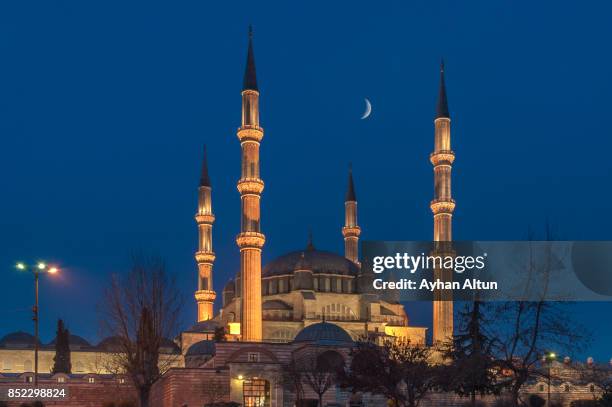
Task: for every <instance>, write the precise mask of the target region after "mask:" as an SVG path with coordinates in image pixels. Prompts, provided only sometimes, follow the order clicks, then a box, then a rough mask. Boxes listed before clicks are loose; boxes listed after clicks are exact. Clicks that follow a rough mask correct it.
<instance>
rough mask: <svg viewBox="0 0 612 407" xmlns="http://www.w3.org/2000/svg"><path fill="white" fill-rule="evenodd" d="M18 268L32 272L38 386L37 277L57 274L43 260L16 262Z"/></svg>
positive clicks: (55, 270)
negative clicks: (31, 265)
mask: <svg viewBox="0 0 612 407" xmlns="http://www.w3.org/2000/svg"><path fill="white" fill-rule="evenodd" d="M15 267H16V268H17V269H18V270H22V271H31V272H32V274H34V306H33V307H32V313H33V314H34V315H33V316H32V320H33V321H34V337H35V339H34V386H38V347H39V340H38V278H39V275H40V273H48V274H57V273H58V271H59V269H58V268H57V267H48V266H47V264H45V263H44V262H42V261H41V262H39V263H38V264H36V266H35V267H28V265H27V264H24V263H17V265H16V266H15Z"/></svg>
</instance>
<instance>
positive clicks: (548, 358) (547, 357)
mask: <svg viewBox="0 0 612 407" xmlns="http://www.w3.org/2000/svg"><path fill="white" fill-rule="evenodd" d="M555 359H557V354H556V353H555V352H546V354H545V355H544V360H545V361H546V363H547V365H548V401H547V403H546V405H547V406H548V407H550V368H551V365H552V363H553V362H554V361H555Z"/></svg>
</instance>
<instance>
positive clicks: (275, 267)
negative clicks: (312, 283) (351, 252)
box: [261, 249, 359, 277]
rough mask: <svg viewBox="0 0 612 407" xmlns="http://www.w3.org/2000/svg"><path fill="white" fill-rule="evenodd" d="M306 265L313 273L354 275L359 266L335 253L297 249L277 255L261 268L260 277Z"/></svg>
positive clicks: (278, 274)
mask: <svg viewBox="0 0 612 407" xmlns="http://www.w3.org/2000/svg"><path fill="white" fill-rule="evenodd" d="M300 267H302V268H303V267H308V270H312V272H313V273H314V274H340V275H352V276H356V275H357V274H358V273H359V267H358V266H357V265H356V264H355V263H353V262H352V261H350V260H348V259H347V258H345V257H342V256H340V255H338V254H336V253H332V252H326V251H321V250H315V249H310V250H298V251H295V252H291V253H288V254H285V255H283V256H280V257H277V258H276V259H274V260H272V261H271V262H269V263H268V264H266V266H265V267H264V268H263V270H262V273H261V275H262V277H272V276H280V275H286V274H294V273H295V270H296V269H300Z"/></svg>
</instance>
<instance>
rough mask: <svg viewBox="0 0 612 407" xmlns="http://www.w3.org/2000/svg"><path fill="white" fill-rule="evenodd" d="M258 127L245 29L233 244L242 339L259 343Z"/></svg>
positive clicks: (256, 95)
mask: <svg viewBox="0 0 612 407" xmlns="http://www.w3.org/2000/svg"><path fill="white" fill-rule="evenodd" d="M263 135H264V132H263V129H262V128H261V127H260V126H259V90H258V88H257V78H256V75H255V56H254V53H253V31H252V29H250V28H249V48H248V51H247V64H246V70H245V73H244V83H243V89H242V125H241V126H240V128H239V129H238V139H239V140H240V146H241V149H242V172H241V177H240V179H239V180H238V191H239V192H240V200H241V201H242V206H241V207H242V209H241V210H242V215H241V216H242V222H241V226H240V234H239V235H238V237H237V238H236V243H237V244H238V247H239V248H240V277H241V279H240V280H241V282H240V284H241V286H242V289H241V297H240V301H241V308H240V310H241V315H240V319H241V322H240V331H241V335H242V340H243V341H251V342H261V340H262V313H261V250H262V248H263V245H264V243H265V240H266V239H265V236H264V235H263V233H261V215H260V214H261V210H260V200H261V193H262V191H263V189H264V183H263V181H262V180H261V178H260V175H259V145H260V143H261V140H262V138H263Z"/></svg>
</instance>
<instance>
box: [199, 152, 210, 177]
mask: <svg viewBox="0 0 612 407" xmlns="http://www.w3.org/2000/svg"><path fill="white" fill-rule="evenodd" d="M203 156H204V158H203V159H202V173H201V175H200V186H201V187H210V177H209V176H208V157H207V154H206V144H204V155H203Z"/></svg>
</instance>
